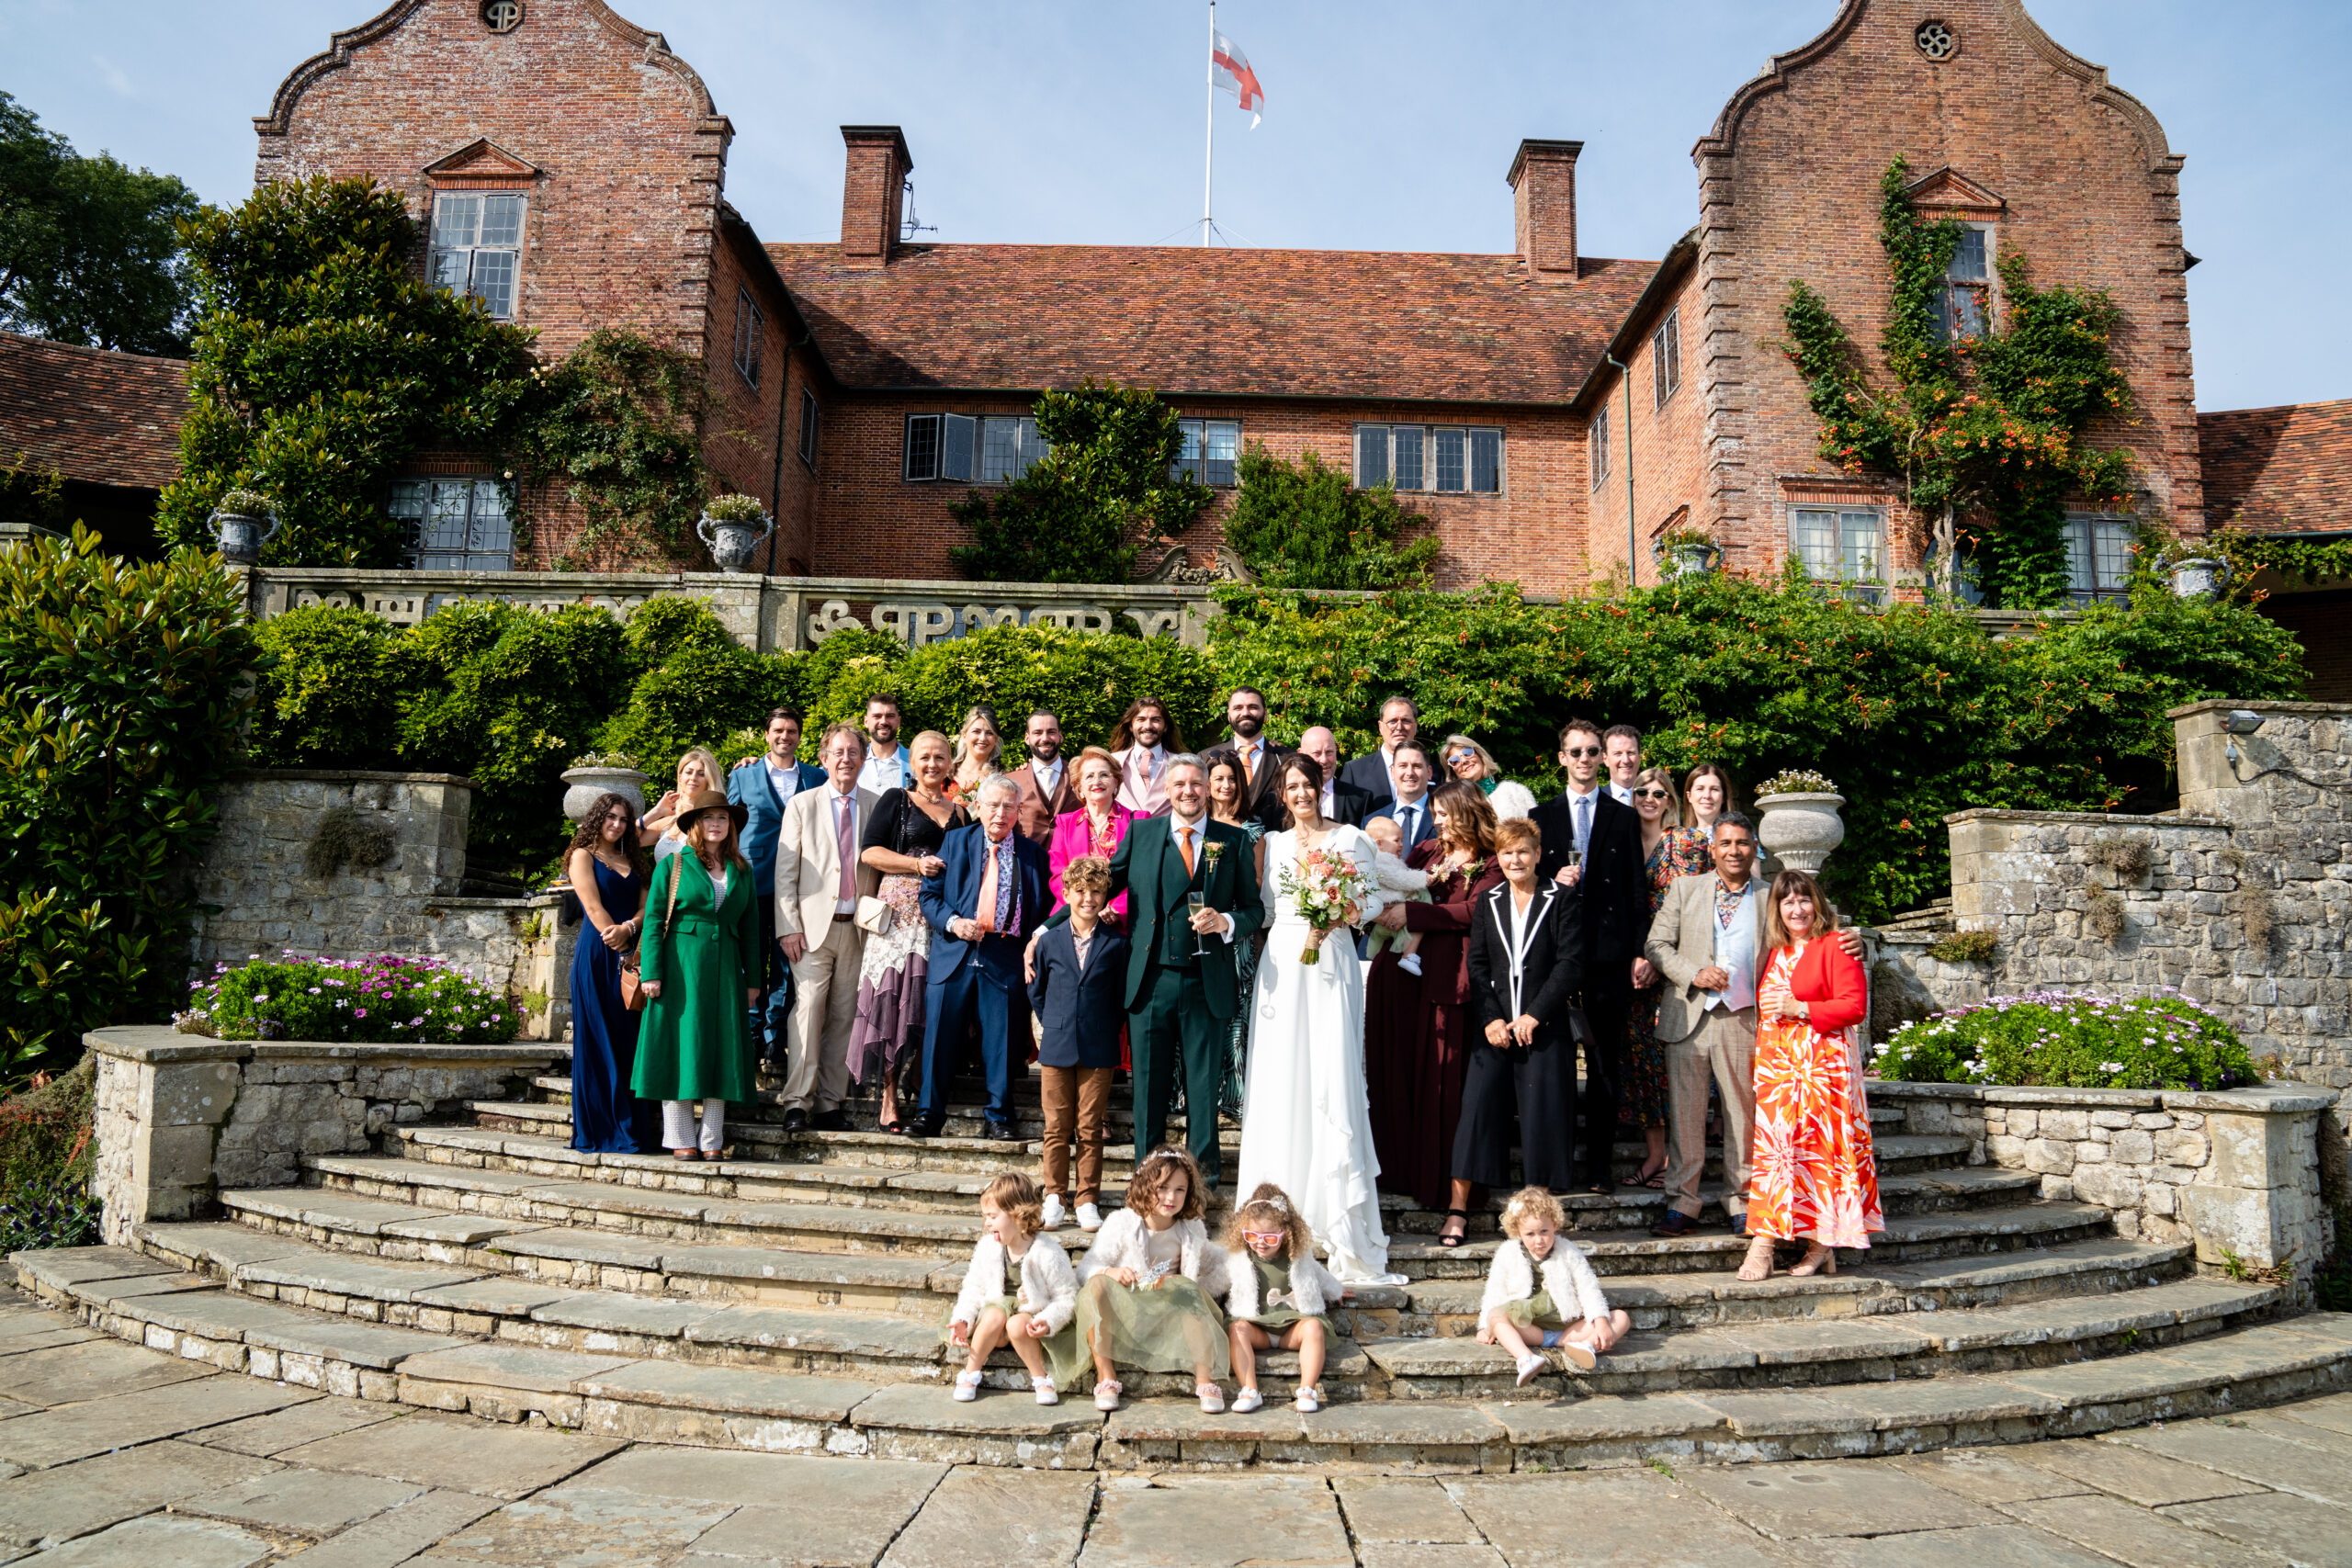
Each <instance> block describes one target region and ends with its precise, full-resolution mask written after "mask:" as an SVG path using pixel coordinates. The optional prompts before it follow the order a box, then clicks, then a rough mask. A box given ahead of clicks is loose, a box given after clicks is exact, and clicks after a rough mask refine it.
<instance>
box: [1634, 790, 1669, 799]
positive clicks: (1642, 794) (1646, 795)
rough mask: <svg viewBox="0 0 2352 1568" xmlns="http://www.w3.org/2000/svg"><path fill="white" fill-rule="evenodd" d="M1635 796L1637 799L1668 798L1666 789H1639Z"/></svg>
mask: <svg viewBox="0 0 2352 1568" xmlns="http://www.w3.org/2000/svg"><path fill="white" fill-rule="evenodd" d="M1665 798H1666V791H1664V790H1662V789H1637V790H1635V791H1634V799H1635V800H1664V799H1665Z"/></svg>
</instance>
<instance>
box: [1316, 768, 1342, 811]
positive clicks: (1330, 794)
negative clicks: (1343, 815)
mask: <svg viewBox="0 0 2352 1568" xmlns="http://www.w3.org/2000/svg"><path fill="white" fill-rule="evenodd" d="M1339 793H1340V791H1339V781H1338V779H1337V778H1336V777H1330V776H1327V777H1326V778H1325V779H1324V780H1323V799H1322V800H1321V802H1320V803H1318V804H1317V806H1316V807H1315V809H1316V810H1317V813H1319V814H1320V815H1321V816H1322V818H1323V820H1324V821H1326V822H1336V821H1338V820H1339V817H1340V807H1339V803H1338V801H1337V800H1336V798H1335V797H1336V796H1337V795H1339Z"/></svg>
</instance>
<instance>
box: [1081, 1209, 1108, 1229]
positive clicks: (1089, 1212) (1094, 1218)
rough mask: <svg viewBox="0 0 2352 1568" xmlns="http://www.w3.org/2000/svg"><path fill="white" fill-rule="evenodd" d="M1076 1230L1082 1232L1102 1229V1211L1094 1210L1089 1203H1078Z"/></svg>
mask: <svg viewBox="0 0 2352 1568" xmlns="http://www.w3.org/2000/svg"><path fill="white" fill-rule="evenodd" d="M1078 1228H1079V1229H1080V1230H1082V1231H1099V1230H1101V1229H1102V1228H1103V1211H1102V1210H1100V1209H1098V1208H1096V1207H1095V1206H1094V1205H1093V1204H1091V1203H1080V1205H1079V1206H1078Z"/></svg>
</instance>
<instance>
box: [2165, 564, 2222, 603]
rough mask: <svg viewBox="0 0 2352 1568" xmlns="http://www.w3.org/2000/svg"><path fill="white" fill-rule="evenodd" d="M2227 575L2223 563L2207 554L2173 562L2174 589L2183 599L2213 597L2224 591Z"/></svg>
mask: <svg viewBox="0 0 2352 1568" xmlns="http://www.w3.org/2000/svg"><path fill="white" fill-rule="evenodd" d="M2224 575H2225V572H2224V570H2223V568H2222V563H2221V562H2220V561H2218V560H2214V559H2211V558H2208V557H2205V556H2192V557H2190V558H2188V559H2187V560H2177V561H2175V562H2173V563H2172V591H2173V592H2174V594H2175V595H2176V596H2177V597H2179V598H2182V599H2211V597H2213V595H2214V594H2216V593H2219V592H2221V591H2222V577H2223V576H2224Z"/></svg>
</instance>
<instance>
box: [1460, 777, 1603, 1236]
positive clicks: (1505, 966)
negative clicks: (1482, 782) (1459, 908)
mask: <svg viewBox="0 0 2352 1568" xmlns="http://www.w3.org/2000/svg"><path fill="white" fill-rule="evenodd" d="M1543 853H1544V842H1543V836H1542V835H1541V834H1540V833H1539V832H1538V831H1537V830H1536V829H1535V827H1534V826H1533V825H1532V823H1529V822H1527V821H1525V820H1515V821H1506V822H1503V823H1501V824H1499V825H1498V827H1497V829H1496V830H1495V858H1496V860H1497V861H1498V862H1499V863H1500V864H1501V866H1502V872H1503V875H1504V877H1505V879H1506V880H1505V882H1504V884H1503V886H1500V887H1498V888H1495V889H1493V890H1492V891H1491V892H1488V893H1487V894H1486V895H1485V896H1484V897H1481V898H1479V899H1478V900H1477V904H1476V908H1475V910H1474V911H1473V913H1472V915H1471V919H1470V1028H1471V1035H1472V1038H1473V1039H1474V1040H1475V1041H1476V1044H1475V1045H1474V1046H1473V1047H1472V1048H1471V1052H1470V1063H1469V1067H1468V1069H1467V1071H1466V1072H1465V1074H1464V1078H1463V1084H1462V1121H1461V1124H1460V1125H1459V1127H1458V1128H1457V1129H1456V1130H1455V1133H1454V1135H1453V1207H1454V1209H1456V1210H1466V1209H1467V1208H1468V1207H1469V1202H1470V1189H1471V1187H1472V1186H1473V1185H1474V1184H1476V1185H1477V1186H1482V1187H1508V1186H1510V1183H1511V1174H1510V1148H1511V1139H1512V1134H1513V1133H1514V1131H1516V1133H1517V1134H1518V1139H1519V1145H1520V1164H1521V1170H1522V1175H1523V1179H1524V1181H1525V1183H1526V1185H1528V1186H1530V1187H1542V1188H1545V1189H1547V1190H1553V1191H1558V1190H1564V1189H1566V1188H1568V1187H1570V1186H1572V1185H1574V1181H1575V1162H1574V1160H1573V1158H1572V1157H1571V1156H1572V1154H1573V1151H1574V1142H1573V1140H1574V1137H1575V1130H1576V1119H1577V1056H1576V1046H1575V1043H1573V1041H1571V1040H1570V1038H1569V1035H1568V998H1570V997H1572V996H1574V995H1575V994H1576V991H1577V987H1578V985H1579V984H1580V983H1581V982H1582V980H1583V961H1582V957H1581V954H1582V953H1583V951H1584V944H1583V940H1582V934H1583V933H1582V932H1581V931H1579V930H1578V911H1577V904H1578V900H1577V898H1576V897H1575V896H1574V895H1573V894H1571V893H1570V892H1569V891H1568V889H1566V888H1564V887H1561V886H1558V885H1557V884H1556V883H1551V882H1539V881H1537V879H1536V868H1537V866H1538V864H1539V863H1540V862H1541V860H1542V858H1543Z"/></svg>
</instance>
